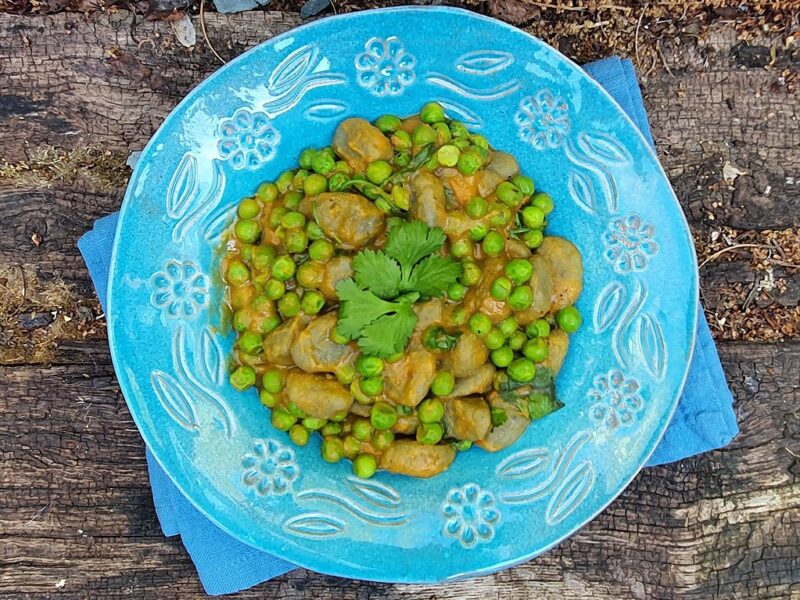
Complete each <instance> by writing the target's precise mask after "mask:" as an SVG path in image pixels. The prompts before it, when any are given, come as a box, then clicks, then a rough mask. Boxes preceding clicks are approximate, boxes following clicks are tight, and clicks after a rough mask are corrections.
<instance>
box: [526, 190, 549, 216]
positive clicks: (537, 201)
mask: <svg viewBox="0 0 800 600" xmlns="http://www.w3.org/2000/svg"><path fill="white" fill-rule="evenodd" d="M531 202H533V205H534V206H538V207H539V208H541V209H542V212H543V213H544V214H545V216H547V215H549V214H550V213H551V212H552V211H553V199H552V198H551V197H550V194H547V193H545V192H539V193H538V194H535V195H534V196H533V200H531Z"/></svg>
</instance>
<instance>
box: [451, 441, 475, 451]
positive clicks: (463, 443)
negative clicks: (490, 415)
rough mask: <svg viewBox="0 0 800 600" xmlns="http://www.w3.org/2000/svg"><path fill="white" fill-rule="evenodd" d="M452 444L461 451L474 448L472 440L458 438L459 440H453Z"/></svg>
mask: <svg viewBox="0 0 800 600" xmlns="http://www.w3.org/2000/svg"><path fill="white" fill-rule="evenodd" d="M452 446H453V448H455V449H456V450H458V451H459V452H466V451H467V450H469V449H470V448H472V442H470V441H469V440H458V441H457V442H453V443H452Z"/></svg>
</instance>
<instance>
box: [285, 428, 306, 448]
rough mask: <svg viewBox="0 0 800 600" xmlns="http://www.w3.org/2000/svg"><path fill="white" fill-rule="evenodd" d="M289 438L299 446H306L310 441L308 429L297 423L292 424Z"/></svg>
mask: <svg viewBox="0 0 800 600" xmlns="http://www.w3.org/2000/svg"><path fill="white" fill-rule="evenodd" d="M289 439H290V440H292V442H294V443H295V444H296V445H297V446H305V445H306V444H307V443H308V429H306V428H305V427H303V426H302V425H300V423H297V424H296V425H292V428H291V429H290V430H289Z"/></svg>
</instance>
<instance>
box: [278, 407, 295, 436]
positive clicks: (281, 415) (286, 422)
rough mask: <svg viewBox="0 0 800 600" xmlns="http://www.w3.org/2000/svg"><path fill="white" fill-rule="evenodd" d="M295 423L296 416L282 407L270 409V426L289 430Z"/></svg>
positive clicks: (280, 429)
mask: <svg viewBox="0 0 800 600" xmlns="http://www.w3.org/2000/svg"><path fill="white" fill-rule="evenodd" d="M295 423H297V417H295V416H294V415H292V414H290V413H289V412H287V411H286V410H284V409H282V408H275V409H274V410H273V411H272V426H273V427H274V428H275V429H277V430H279V431H289V429H291V428H292V425H294V424H295Z"/></svg>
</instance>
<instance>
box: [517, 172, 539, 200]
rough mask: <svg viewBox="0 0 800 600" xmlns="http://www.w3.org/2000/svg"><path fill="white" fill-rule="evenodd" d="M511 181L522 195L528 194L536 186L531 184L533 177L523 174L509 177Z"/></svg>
mask: <svg viewBox="0 0 800 600" xmlns="http://www.w3.org/2000/svg"><path fill="white" fill-rule="evenodd" d="M511 183H513V184H514V185H515V186H516V187H517V189H518V190H519V191H520V192H522V194H523V195H524V196H530V195H531V194H533V192H534V190H535V189H536V186H535V185H534V184H533V179H531V178H530V177H527V176H525V175H514V177H512V178H511Z"/></svg>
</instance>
